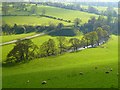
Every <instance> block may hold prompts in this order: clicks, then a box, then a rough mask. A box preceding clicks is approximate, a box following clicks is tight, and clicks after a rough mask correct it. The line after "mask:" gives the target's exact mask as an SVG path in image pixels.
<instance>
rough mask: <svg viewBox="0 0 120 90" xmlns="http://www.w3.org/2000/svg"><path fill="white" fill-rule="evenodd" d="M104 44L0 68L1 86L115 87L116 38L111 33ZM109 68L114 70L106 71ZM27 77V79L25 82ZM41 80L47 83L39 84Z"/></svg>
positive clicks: (116, 68) (116, 66)
mask: <svg viewBox="0 0 120 90" xmlns="http://www.w3.org/2000/svg"><path fill="white" fill-rule="evenodd" d="M11 46H12V45H11ZM103 46H104V48H102V47H101V46H100V47H98V48H91V49H86V50H83V51H79V52H76V53H66V54H64V55H60V56H54V57H47V58H40V59H35V60H32V61H30V62H29V63H25V64H21V65H17V66H14V67H3V69H2V70H3V88H6V87H7V88H15V87H20V88H22V87H24V88H60V87H62V88H68V87H69V88H90V87H93V88H115V87H117V86H118V76H117V72H118V37H117V36H114V35H113V36H111V38H110V40H109V41H108V42H107V43H106V44H104V45H103ZM6 47H8V46H6ZM6 50H7V48H6ZM113 51H114V52H113ZM95 67H98V69H95ZM110 68H112V69H113V71H110V73H109V74H106V73H105V72H106V71H109V70H110ZM80 72H83V75H80V74H79V73H80ZM27 80H29V81H30V82H29V83H26V82H27ZM43 80H46V81H47V84H45V85H42V84H41V82H42V81H43Z"/></svg>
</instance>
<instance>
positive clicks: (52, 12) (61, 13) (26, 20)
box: [3, 6, 98, 25]
mask: <svg viewBox="0 0 120 90" xmlns="http://www.w3.org/2000/svg"><path fill="white" fill-rule="evenodd" d="M43 9H44V10H45V11H46V15H49V16H55V17H57V18H62V19H64V20H71V21H72V22H73V21H74V19H75V18H81V20H82V22H81V23H82V24H83V23H85V22H87V21H88V19H89V18H90V17H91V16H95V17H98V15H95V14H90V13H86V12H81V11H75V10H68V9H62V8H57V7H51V6H38V9H37V14H38V15H39V14H41V11H42V10H43ZM18 15H20V14H18ZM3 22H4V23H7V24H9V25H13V24H15V23H17V24H21V25H23V24H26V25H48V24H49V22H53V23H55V24H56V23H59V22H62V23H63V24H65V25H69V24H71V23H66V22H63V21H59V20H54V19H50V18H45V17H39V16H4V17H3Z"/></svg>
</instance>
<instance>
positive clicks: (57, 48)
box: [6, 27, 109, 63]
mask: <svg viewBox="0 0 120 90" xmlns="http://www.w3.org/2000/svg"><path fill="white" fill-rule="evenodd" d="M108 39H109V34H108V32H107V31H106V30H103V29H102V28H101V27H98V28H97V29H96V30H95V31H92V32H89V33H86V34H84V35H83V37H82V38H81V39H78V38H71V39H67V38H66V37H57V39H56V40H54V39H49V40H47V41H45V42H44V43H42V44H41V45H40V46H37V45H35V44H34V43H33V42H32V41H31V40H30V39H25V40H18V41H17V42H16V43H15V46H14V48H13V49H12V50H11V51H10V52H9V53H8V55H7V59H6V62H7V63H21V62H26V61H30V60H32V59H34V58H42V57H48V56H56V55H60V54H64V53H65V52H68V51H69V50H72V51H73V52H74V51H77V50H78V49H79V48H86V47H87V48H88V46H91V47H96V46H99V45H100V44H101V43H105V42H106V41H107V40H108Z"/></svg>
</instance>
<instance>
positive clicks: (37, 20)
mask: <svg viewBox="0 0 120 90" xmlns="http://www.w3.org/2000/svg"><path fill="white" fill-rule="evenodd" d="M2 20H3V23H6V24H9V25H11V26H13V25H14V24H18V25H33V26H35V25H49V23H53V24H55V25H57V24H58V23H63V24H64V25H69V24H70V23H67V22H63V21H59V20H55V19H50V18H45V17H40V16H3V17H2Z"/></svg>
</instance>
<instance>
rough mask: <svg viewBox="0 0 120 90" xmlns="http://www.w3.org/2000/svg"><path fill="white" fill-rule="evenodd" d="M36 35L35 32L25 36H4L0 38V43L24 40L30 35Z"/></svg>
mask: <svg viewBox="0 0 120 90" xmlns="http://www.w3.org/2000/svg"><path fill="white" fill-rule="evenodd" d="M34 34H36V33H35V32H33V33H27V34H16V35H14V34H13V35H4V36H0V38H2V41H0V43H1V42H8V41H12V40H17V39H21V38H24V37H27V36H31V35H34Z"/></svg>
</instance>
